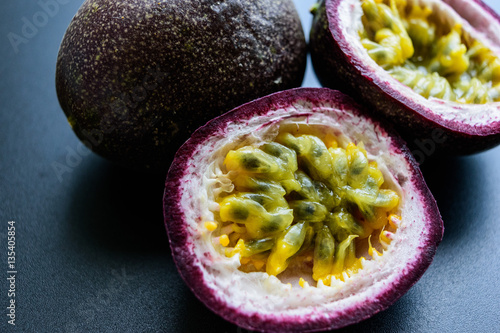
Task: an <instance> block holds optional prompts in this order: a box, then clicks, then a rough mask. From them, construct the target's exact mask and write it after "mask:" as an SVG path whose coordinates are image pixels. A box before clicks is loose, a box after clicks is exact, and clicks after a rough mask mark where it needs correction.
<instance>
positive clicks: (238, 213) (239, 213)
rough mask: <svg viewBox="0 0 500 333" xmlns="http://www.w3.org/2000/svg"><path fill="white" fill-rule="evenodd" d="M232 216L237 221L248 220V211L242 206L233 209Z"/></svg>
mask: <svg viewBox="0 0 500 333" xmlns="http://www.w3.org/2000/svg"><path fill="white" fill-rule="evenodd" d="M232 208H233V210H232V211H231V215H232V216H233V219H235V220H246V219H247V218H248V215H249V213H248V210H247V209H245V208H244V207H241V206H236V207H232Z"/></svg>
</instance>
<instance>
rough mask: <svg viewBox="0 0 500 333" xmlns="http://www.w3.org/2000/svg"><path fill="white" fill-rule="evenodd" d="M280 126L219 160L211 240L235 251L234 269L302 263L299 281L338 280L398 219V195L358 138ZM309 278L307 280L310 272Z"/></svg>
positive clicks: (384, 239)
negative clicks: (271, 136)
mask: <svg viewBox="0 0 500 333" xmlns="http://www.w3.org/2000/svg"><path fill="white" fill-rule="evenodd" d="M302 132H303V133H299V134H296V135H292V134H291V133H290V132H289V131H288V130H286V129H282V130H281V131H280V134H279V135H278V136H277V137H276V138H275V140H274V141H272V142H267V143H264V144H259V145H257V144H253V145H243V146H241V147H235V148H234V149H233V150H230V151H229V152H228V153H227V155H226V156H225V159H224V170H223V172H224V177H221V178H219V182H220V183H221V184H222V186H221V187H220V188H219V189H218V190H217V193H216V194H215V200H216V202H217V203H218V207H217V208H216V209H213V213H214V216H215V221H206V222H205V223H204V226H205V227H206V228H207V229H208V230H209V231H212V242H213V244H214V247H215V248H216V249H218V250H220V251H221V252H222V253H224V254H225V255H226V256H228V257H232V256H234V255H239V256H240V263H241V266H240V268H239V269H240V270H241V271H244V272H267V273H268V274H269V275H274V276H276V275H279V274H280V273H283V272H284V271H286V270H287V269H292V267H293V266H297V265H300V266H301V268H302V271H304V270H303V268H304V267H307V271H308V272H309V274H310V276H304V277H303V278H301V279H300V282H299V284H300V285H301V286H302V287H305V286H306V285H308V284H309V283H308V282H306V281H320V280H321V282H322V283H323V284H325V285H330V283H331V281H332V279H339V280H342V281H345V280H346V279H347V278H349V277H350V276H351V275H352V274H355V273H356V272H357V271H358V270H359V269H360V268H362V266H363V260H367V259H370V258H371V257H372V256H373V255H374V252H377V255H382V254H383V252H384V249H387V247H388V246H389V244H390V242H391V239H392V237H393V235H394V233H395V232H396V231H397V228H398V225H399V223H400V221H401V218H400V217H399V216H398V215H396V214H398V205H399V203H400V197H399V195H398V194H397V193H396V192H395V191H393V190H391V189H388V188H386V187H387V186H386V184H384V177H383V174H382V172H381V171H380V169H379V168H378V166H377V163H376V162H374V161H371V162H370V161H369V160H368V158H367V153H366V151H365V150H364V146H363V144H362V143H360V144H358V145H357V146H356V145H355V144H354V143H349V144H348V145H346V146H345V147H344V148H342V147H339V141H338V140H337V138H335V137H334V136H332V135H331V134H324V133H320V132H314V131H312V132H311V131H302ZM311 277H312V279H311Z"/></svg>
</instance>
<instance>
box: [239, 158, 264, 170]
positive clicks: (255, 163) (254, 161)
mask: <svg viewBox="0 0 500 333" xmlns="http://www.w3.org/2000/svg"><path fill="white" fill-rule="evenodd" d="M241 163H242V164H243V166H244V167H245V168H246V169H248V170H253V169H257V168H259V167H260V161H259V159H258V158H256V157H255V156H252V155H243V156H242V157H241Z"/></svg>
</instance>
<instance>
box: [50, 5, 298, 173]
mask: <svg viewBox="0 0 500 333" xmlns="http://www.w3.org/2000/svg"><path fill="white" fill-rule="evenodd" d="M305 62H306V44H305V39H304V35H303V31H302V27H301V23H300V20H299V18H298V14H297V12H296V9H295V7H294V4H293V2H292V1H291V0H257V1H242V0H232V1H209V0H201V1H200V0H168V1H167V0H160V1H158V0H154V1H153V0H125V1H107V0H87V1H85V2H84V3H83V5H82V6H81V8H80V9H79V10H78V12H77V14H76V16H75V17H74V18H73V20H72V22H71V24H70V25H69V27H68V30H67V32H66V34H65V36H64V39H63V41H62V44H61V47H60V51H59V56H58V59H57V70H56V87H57V94H58V97H59V101H60V104H61V107H62V109H63V110H64V112H65V114H66V115H67V117H68V120H69V122H70V124H71V125H72V127H73V129H74V131H75V133H76V134H77V136H78V137H79V138H80V139H81V140H82V141H83V142H85V143H86V144H87V146H89V147H91V149H92V150H93V151H94V152H96V153H98V154H100V155H102V156H103V157H106V158H108V159H110V160H112V161H115V162H117V163H119V164H122V165H125V166H128V167H131V168H150V169H155V170H161V171H163V172H164V170H167V168H168V165H169V163H170V162H171V160H172V157H173V155H174V153H175V151H176V150H177V149H178V148H179V146H180V145H181V144H182V143H183V142H184V141H185V140H186V139H187V138H188V137H189V135H190V134H191V133H192V131H194V130H195V129H196V128H198V127H199V126H201V125H203V124H205V122H207V121H208V120H209V119H211V118H213V117H215V116H217V115H220V114H222V113H223V112H225V111H228V110H230V109H231V108H233V107H235V106H237V105H240V104H242V103H244V102H247V101H250V100H252V99H254V98H257V97H259V96H263V95H266V94H269V93H271V92H275V91H278V90H282V89H286V88H291V87H297V86H300V84H301V82H302V78H303V75H304V70H305Z"/></svg>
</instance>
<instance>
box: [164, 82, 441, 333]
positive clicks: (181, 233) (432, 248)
mask: <svg viewBox="0 0 500 333" xmlns="http://www.w3.org/2000/svg"><path fill="white" fill-rule="evenodd" d="M299 100H306V101H308V102H311V103H313V104H314V105H318V106H321V105H322V104H323V103H324V102H328V103H330V104H331V105H334V106H336V107H337V108H338V109H339V110H344V106H346V107H348V108H349V109H351V107H352V106H354V107H356V108H358V109H359V110H360V111H359V113H358V114H364V117H367V116H366V112H365V111H364V110H363V109H361V107H359V106H358V105H357V104H356V103H355V102H354V101H353V100H352V99H351V98H350V97H348V96H346V95H344V94H342V93H340V92H338V91H334V90H330V89H328V88H298V89H292V90H288V91H283V92H278V93H275V94H272V95H269V96H266V97H263V98H260V99H257V100H255V101H253V102H250V103H247V104H244V105H242V106H240V107H238V108H236V109H234V110H232V111H230V112H228V113H226V114H224V115H222V116H220V117H218V118H215V119H214V120H212V121H210V122H209V123H207V124H206V125H205V126H203V127H201V128H199V129H198V130H197V131H196V132H195V133H194V134H193V135H192V136H191V138H190V139H189V140H188V141H187V142H186V143H185V144H184V145H183V146H182V147H181V148H180V149H179V151H178V152H177V154H176V156H175V159H174V162H173V164H172V166H171V167H170V170H169V172H168V175H167V179H166V183H165V194H164V216H165V226H166V228H167V232H168V236H169V240H170V246H171V250H172V256H173V258H174V261H175V263H176V265H177V268H178V270H179V272H180V274H181V276H182V278H183V279H184V281H185V282H186V284H187V285H188V286H189V287H190V288H191V290H192V291H193V292H194V294H195V295H196V296H197V297H198V298H199V299H200V300H201V301H202V302H203V303H205V305H206V306H207V307H208V308H210V309H211V310H212V311H213V312H215V313H216V314H218V315H220V316H221V317H223V318H224V319H226V320H228V321H230V322H232V323H235V324H237V325H239V326H241V327H243V328H245V329H248V330H259V331H266V332H284V331H285V332H308V331H322V330H329V329H336V328H341V327H344V326H347V325H350V324H353V323H357V322H359V321H361V320H363V319H366V318H369V317H371V316H373V315H374V314H376V313H377V312H380V311H382V310H384V309H386V308H388V307H389V306H390V305H391V304H393V303H394V302H395V301H396V300H398V299H399V298H400V297H401V296H402V295H403V294H404V293H405V292H406V291H408V289H410V287H411V286H412V285H413V284H414V283H415V282H416V281H417V280H418V279H419V278H420V277H421V276H422V274H423V273H424V271H425V270H426V269H427V267H428V266H429V265H430V263H431V262H432V259H433V257H434V254H435V252H436V248H437V246H438V244H439V242H440V241H441V239H442V236H443V230H444V229H443V222H442V219H441V216H440V214H439V211H438V208H437V205H436V202H435V200H434V198H433V196H432V194H431V193H430V191H429V189H428V187H427V185H426V183H425V181H424V179H423V178H422V174H421V172H420V170H419V167H418V165H417V163H416V161H415V160H414V158H413V156H412V155H411V153H410V152H409V150H408V149H407V148H406V146H405V143H404V142H403V141H402V140H401V139H400V138H399V136H397V135H396V134H395V133H394V132H393V131H388V132H387V133H388V135H389V136H390V137H391V138H392V139H393V145H394V146H393V148H395V151H397V152H400V153H401V154H402V155H403V156H404V157H405V159H406V161H407V163H408V164H409V166H410V168H411V170H412V172H411V179H410V180H409V181H411V182H412V183H413V184H414V185H415V187H416V189H417V192H416V193H414V196H416V197H418V198H420V199H421V204H422V205H423V207H425V212H426V214H425V216H424V217H422V218H423V220H425V225H423V226H422V227H423V228H425V230H429V234H428V238H427V239H421V242H422V243H421V252H420V253H419V256H418V257H417V258H414V262H413V263H412V265H411V266H408V269H407V270H405V271H404V272H401V278H400V279H399V280H398V281H397V282H396V283H394V284H392V285H389V286H387V289H385V290H380V292H379V293H378V294H377V297H375V298H374V299H372V300H370V302H367V303H364V304H354V305H352V306H351V307H349V308H346V309H344V311H342V313H341V314H340V315H338V316H333V315H332V316H330V317H327V316H325V317H322V318H320V319H317V320H311V319H310V318H307V317H306V316H286V315H283V314H276V313H274V314H273V313H270V314H266V315H255V314H254V315H252V314H248V313H242V312H239V311H238V309H235V308H231V307H229V306H228V304H227V303H225V302H224V300H219V299H217V297H216V296H215V293H214V291H213V290H212V289H210V287H208V286H207V285H206V283H205V281H204V279H203V274H202V271H201V270H200V268H199V267H198V266H197V263H198V259H197V258H196V256H195V254H194V249H193V247H194V244H193V241H192V235H190V234H189V231H188V229H187V228H186V221H185V215H184V208H183V207H181V205H180V202H181V196H182V192H181V185H182V182H183V177H184V176H185V175H186V174H187V170H188V168H187V166H188V165H190V160H191V157H192V156H193V154H194V153H195V152H196V151H197V149H198V147H199V146H200V145H205V144H206V141H207V139H208V138H210V137H211V136H213V135H215V134H216V133H219V134H220V133H224V130H225V128H226V127H227V125H228V123H230V122H233V121H245V120H246V119H250V118H252V117H265V116H266V114H267V113H268V111H270V110H273V109H276V108H281V107H286V106H289V105H291V104H293V103H294V102H296V101H299ZM321 112H328V111H321ZM344 112H350V111H344ZM355 112H356V111H355ZM365 119H366V121H371V122H373V123H375V124H379V123H377V122H375V121H373V120H371V119H370V118H365ZM382 128H384V129H385V130H387V128H386V127H382ZM229 135H230V134H229ZM263 301H265V300H263Z"/></svg>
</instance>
